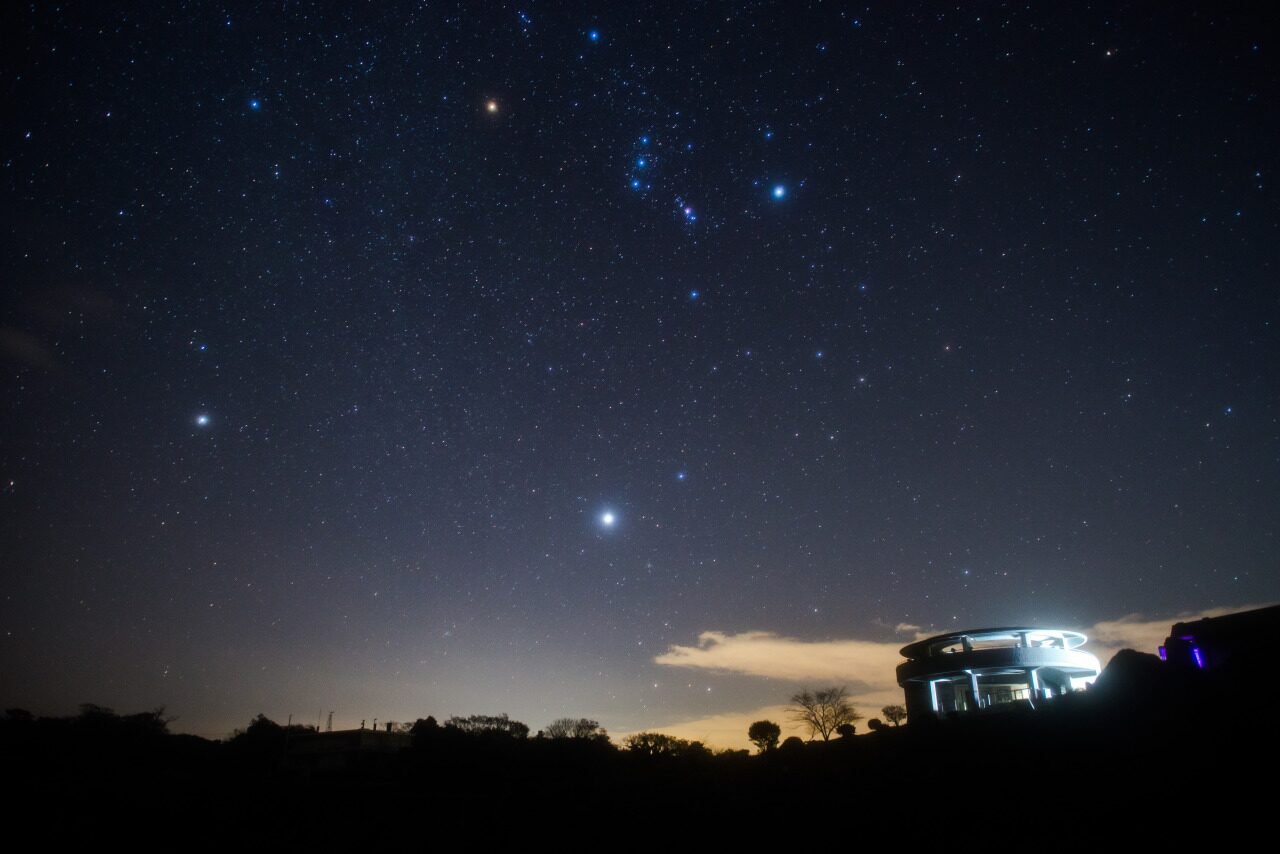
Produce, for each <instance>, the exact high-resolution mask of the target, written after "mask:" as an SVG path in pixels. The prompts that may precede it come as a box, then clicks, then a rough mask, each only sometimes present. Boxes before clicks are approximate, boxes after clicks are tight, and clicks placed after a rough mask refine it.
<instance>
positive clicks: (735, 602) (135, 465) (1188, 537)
mask: <svg viewBox="0 0 1280 854" xmlns="http://www.w3.org/2000/svg"><path fill="white" fill-rule="evenodd" d="M109 5H113V4H96V3H91V4H85V3H81V4H72V5H69V6H62V7H59V6H54V5H46V4H33V5H31V6H28V7H25V8H18V7H14V8H11V9H8V10H7V11H6V12H4V13H3V15H4V17H3V25H2V26H0V38H2V39H3V45H2V47H3V64H4V116H5V117H4V121H3V123H0V167H2V172H0V188H2V189H0V192H2V193H3V203H2V204H0V240H2V241H3V244H2V246H3V258H4V266H3V286H2V288H0V371H2V374H0V375H2V377H3V379H2V383H3V394H2V396H0V508H2V510H0V581H2V593H3V596H2V599H0V669H2V671H3V674H4V675H3V680H2V683H0V701H3V703H4V704H5V706H14V705H17V706H24V707H27V708H31V709H33V710H35V711H38V712H44V713H67V712H70V711H73V710H74V709H75V706H76V704H78V703H81V702H96V703H101V704H104V705H108V706H113V707H115V708H118V709H120V710H122V711H136V710H139V709H148V708H154V707H156V706H159V705H164V706H166V707H167V709H168V711H169V713H170V714H172V715H176V716H177V720H176V721H175V722H174V724H173V727H174V728H175V729H178V730H186V731H192V732H198V733H201V734H206V735H214V736H222V735H226V734H227V733H229V732H230V731H231V729H232V728H233V727H236V726H243V725H245V724H246V723H248V721H249V720H250V719H251V718H252V717H253V715H255V714H256V713H258V712H265V713H267V714H268V715H269V716H271V717H273V718H275V719H277V720H280V721H283V720H285V718H286V716H287V715H290V714H292V715H293V716H294V720H295V722H298V721H303V722H311V723H314V722H315V721H316V720H317V717H318V716H319V715H320V714H322V713H323V714H324V715H327V714H328V712H329V711H330V710H334V711H335V714H334V726H335V728H339V727H346V726H357V725H358V724H359V721H360V720H362V719H369V720H372V719H373V718H375V717H376V718H379V719H381V720H399V721H403V720H412V719H413V718H415V717H422V716H426V715H427V714H434V715H436V716H437V717H439V718H441V719H443V718H444V717H447V716H449V715H451V714H470V713H498V712H509V713H510V714H511V715H512V716H513V717H517V718H520V719H521V720H524V721H526V722H527V723H529V724H530V726H531V727H532V728H533V729H534V730H537V729H538V728H540V727H542V726H544V725H545V724H546V723H547V722H548V721H550V720H551V719H553V718H556V717H560V716H562V715H574V716H587V717H593V718H596V719H598V720H599V721H600V722H601V723H603V724H604V725H605V726H607V727H608V728H609V729H610V731H611V732H614V733H615V734H616V733H620V732H626V731H632V730H635V729H639V728H644V727H659V726H677V725H681V724H682V723H687V722H690V721H695V722H696V721H700V720H704V719H710V718H712V717H714V716H729V717H732V716H734V715H750V714H752V713H754V712H755V711H757V710H759V709H762V708H765V707H768V706H770V705H775V704H778V703H783V702H785V700H786V698H787V696H789V694H790V693H791V692H792V691H794V690H795V688H796V687H798V686H800V685H803V684H808V685H809V686H811V687H821V685H820V684H819V683H818V682H817V681H815V680H816V679H818V676H819V675H826V674H825V673H823V674H818V675H815V674H814V673H813V671H812V669H811V668H810V669H806V667H807V665H806V661H807V660H808V659H806V658H805V653H804V650H805V649H817V648H818V646H811V645H813V644H816V642H819V641H824V642H830V643H829V644H827V645H826V646H824V647H823V648H824V649H825V648H826V647H829V646H832V645H834V646H839V645H840V644H844V648H846V649H847V650H854V651H855V652H856V650H858V649H864V648H865V649H871V648H875V649H882V648H883V649H888V650H896V649H897V647H899V646H901V645H902V644H903V643H905V642H907V641H909V640H911V639H912V637H914V636H915V635H916V634H917V633H919V632H926V633H931V632H936V631H944V630H949V629H955V628H965V627H976V626H989V625H1009V624H1019V623H1029V624H1033V625H1046V626H1058V627H1063V628H1078V629H1086V630H1087V628H1088V627H1090V626H1094V625H1095V624H1099V623H1103V622H1105V621H1115V620H1121V619H1122V618H1126V617H1127V615H1142V616H1143V618H1144V619H1146V618H1149V619H1151V620H1155V621H1159V620H1164V624H1165V625H1167V624H1168V622H1170V621H1171V620H1170V619H1167V618H1169V617H1171V616H1173V615H1177V614H1180V613H1187V612H1199V611H1202V610H1205V609H1212V608H1233V607H1243V606H1246V605H1248V604H1256V603H1265V602H1270V601H1275V600H1276V599H1280V541H1278V540H1277V534H1278V529H1280V524H1278V522H1277V519H1278V518H1280V513H1278V512H1277V511H1278V509H1280V381H1278V380H1277V368H1278V367H1280V345H1278V342H1277V318H1278V316H1280V288H1278V287H1277V282H1278V278H1277V262H1278V260H1280V248H1278V247H1280V206H1278V205H1277V201H1278V199H1277V193H1276V187H1277V183H1276V182H1277V180H1278V177H1280V173H1278V172H1277V169H1278V168H1280V163H1277V159H1278V158H1277V141H1278V140H1280V133H1278V131H1280V127H1278V126H1280V118H1278V117H1280V105H1278V104H1277V93H1278V92H1280V86H1278V85H1277V84H1278V74H1277V65H1276V62H1275V51H1276V49H1277V47H1278V46H1280V44H1278V42H1277V40H1276V38H1275V30H1274V29H1272V28H1271V27H1270V25H1269V24H1268V23H1267V22H1266V21H1265V20H1264V19H1263V18H1262V17H1261V6H1262V4H1254V6H1255V10H1254V11H1250V9H1249V7H1248V6H1247V5H1242V6H1231V5H1223V4H1218V3H1213V4H1208V3H1206V4H1202V6H1201V7H1200V8H1197V7H1196V6H1195V5H1187V4H1164V3H1139V4H1112V3H1103V4H1098V5H1093V6H1089V5H1085V4H1080V3H1045V4H1034V5H1032V6H1030V7H1028V6H1026V5H1023V4H1016V5H1007V4H997V3H976V4H968V3H966V4H963V5H960V6H954V5H945V4H914V5H911V4H905V3H885V4H876V5H872V6H867V5H865V4H839V3H808V4H806V3H800V2H787V3H777V4H761V3H740V4H728V3H725V4H721V3H696V2H691V3H671V4H660V5H657V6H652V7H647V8H646V7H642V6H640V5H638V4H622V3H617V4H603V3H601V4H594V5H591V6H583V7H580V8H577V7H573V6H572V5H570V4H566V3H540V2H533V0H529V1H528V2H521V3H518V4H497V3H494V4H480V3H440V4H425V3H424V4H409V3H377V4H370V5H364V4H317V5H308V4H299V3H275V4H256V3H245V4H232V5H218V4H204V3H167V4H152V3H147V4H114V5H115V8H108V7H109ZM1134 619H1136V618H1134ZM704 632H714V633H719V634H716V635H708V636H704V637H703V638H702V640H701V641H700V640H699V637H700V635H702V634H703V633H704ZM761 639H763V640H770V639H772V640H773V641H776V644H777V646H778V647H779V648H780V649H783V650H784V651H783V652H781V653H779V655H780V656H782V658H786V656H787V655H791V654H793V653H794V655H793V657H792V658H791V659H787V661H781V660H779V661H774V662H773V663H772V664H770V665H769V667H774V665H776V668H775V669H774V670H768V668H767V667H765V666H763V665H752V664H742V663H739V664H732V663H725V661H728V659H725V661H715V662H711V663H709V664H707V665H706V666H702V665H694V666H683V665H680V664H679V663H678V662H674V661H673V660H672V658H671V657H672V655H673V652H672V647H673V645H675V646H678V647H681V648H682V650H683V651H680V650H677V651H676V652H675V653H674V654H675V655H676V656H677V657H678V656H680V655H684V656H686V657H689V656H693V657H696V656H697V655H698V654H699V653H708V654H714V653H715V652H716V650H717V649H719V650H720V651H721V652H723V651H726V650H730V647H733V646H734V645H735V644H739V645H741V644H744V643H745V644H747V645H748V646H749V645H750V644H751V642H752V641H753V640H761ZM787 649H790V650H791V652H790V653H788V652H786V650H787ZM664 655H665V656H667V657H668V660H667V661H666V662H665V663H664V662H659V661H655V658H657V657H660V656H664ZM895 659H896V652H893V653H891V654H890V655H889V657H888V659H886V660H888V662H889V663H888V664H887V665H885V666H888V667H890V668H891V665H892V661H893V660H895ZM788 662H790V663H788ZM713 665H714V666H713ZM788 668H790V669H788ZM844 672H845V671H840V672H837V673H832V674H830V678H829V679H827V680H826V681H829V682H832V683H835V682H843V683H846V684H849V685H850V686H852V688H853V690H854V693H855V694H857V693H859V692H862V693H863V694H868V693H870V694H874V693H875V690H879V689H882V688H884V687H885V683H886V682H887V684H888V686H889V689H892V672H891V669H890V672H889V673H883V672H880V671H879V670H877V671H876V672H874V673H872V672H867V673H858V672H848V675H847V677H844V676H843V674H844ZM811 677H812V678H811ZM889 689H885V690H887V691H888V694H891V693H892V690H889ZM881 694H884V695H885V696H888V694H886V693H885V691H881ZM876 708H878V705H877V706H876ZM863 711H864V712H869V711H871V710H870V709H869V708H867V709H863ZM750 719H751V718H749V717H748V718H744V720H750ZM698 725H701V724H698ZM707 726H708V727H709V725H707ZM709 731H710V730H709V729H708V732H709ZM743 734H744V735H745V727H744V729H743ZM713 740H714V739H713Z"/></svg>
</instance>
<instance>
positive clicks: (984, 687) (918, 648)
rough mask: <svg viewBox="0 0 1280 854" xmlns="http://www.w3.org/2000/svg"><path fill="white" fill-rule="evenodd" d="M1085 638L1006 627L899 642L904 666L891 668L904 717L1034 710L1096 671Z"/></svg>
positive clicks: (1082, 683) (1085, 681)
mask: <svg viewBox="0 0 1280 854" xmlns="http://www.w3.org/2000/svg"><path fill="white" fill-rule="evenodd" d="M1086 640H1087V638H1086V637H1085V636H1084V635H1082V634H1080V632H1072V631H1066V630H1063V629H1036V628H1030V627H1026V626H1010V627H1008V628H995V629H970V630H968V631H962V632H951V633H949V634H945V635H937V636H935V637H931V638H928V639H926V640H922V641H916V642H915V643H912V644H907V645H906V646H904V647H903V648H902V655H903V656H904V657H905V658H906V659H907V660H906V661H905V662H903V663H902V664H900V665H898V684H899V685H901V686H902V690H903V692H904V693H905V694H906V700H907V719H908V720H917V721H918V720H920V719H921V717H924V716H926V715H936V716H942V715H946V714H948V713H950V712H971V711H975V710H977V709H986V708H995V707H999V706H1003V705H1006V704H1014V703H1017V704H1026V705H1030V706H1032V707H1034V706H1035V704H1036V703H1037V702H1038V701H1040V700H1045V699H1048V698H1050V697H1055V696H1058V695H1059V694H1065V693H1068V692H1070V691H1077V690H1080V689H1081V688H1083V687H1084V686H1085V685H1087V684H1089V683H1091V682H1092V681H1093V680H1094V679H1096V678H1097V677H1098V671H1099V670H1100V669H1101V667H1100V665H1099V664H1098V659H1097V658H1095V657H1094V656H1092V655H1090V654H1089V653H1087V652H1085V651H1084V650H1082V649H1080V647H1081V646H1083V645H1084V642H1085V641H1086Z"/></svg>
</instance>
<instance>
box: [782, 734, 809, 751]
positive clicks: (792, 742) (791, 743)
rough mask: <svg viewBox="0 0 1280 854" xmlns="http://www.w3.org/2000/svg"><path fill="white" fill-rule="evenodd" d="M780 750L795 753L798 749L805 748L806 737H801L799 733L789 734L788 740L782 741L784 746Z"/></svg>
mask: <svg viewBox="0 0 1280 854" xmlns="http://www.w3.org/2000/svg"><path fill="white" fill-rule="evenodd" d="M778 750H780V751H782V752H783V753H795V752H796V751H797V750H804V739H802V738H800V736H798V735H791V736H787V738H786V740H785V741H783V742H782V746H781V747H779V748H778Z"/></svg>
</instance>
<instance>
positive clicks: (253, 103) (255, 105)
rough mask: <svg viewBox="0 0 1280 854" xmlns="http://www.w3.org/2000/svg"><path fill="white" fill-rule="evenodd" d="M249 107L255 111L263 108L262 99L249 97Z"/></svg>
mask: <svg viewBox="0 0 1280 854" xmlns="http://www.w3.org/2000/svg"><path fill="white" fill-rule="evenodd" d="M249 109H251V110H253V111H254V112H257V111H258V110H261V109H262V101H260V100H258V99H257V98H250V99H249Z"/></svg>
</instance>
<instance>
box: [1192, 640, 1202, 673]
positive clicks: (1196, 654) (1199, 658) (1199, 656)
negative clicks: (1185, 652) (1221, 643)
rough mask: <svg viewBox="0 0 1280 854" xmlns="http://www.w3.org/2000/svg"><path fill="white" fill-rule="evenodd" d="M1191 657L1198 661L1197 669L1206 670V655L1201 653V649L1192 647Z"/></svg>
mask: <svg viewBox="0 0 1280 854" xmlns="http://www.w3.org/2000/svg"><path fill="white" fill-rule="evenodd" d="M1191 657H1192V658H1194V659H1195V660H1196V667H1199V668H1200V669H1201V670H1204V653H1203V652H1201V651H1200V647H1198V646H1193V647H1191Z"/></svg>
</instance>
